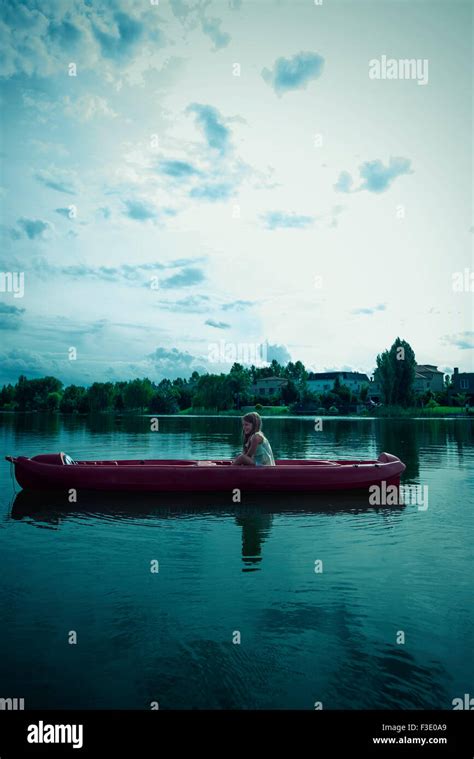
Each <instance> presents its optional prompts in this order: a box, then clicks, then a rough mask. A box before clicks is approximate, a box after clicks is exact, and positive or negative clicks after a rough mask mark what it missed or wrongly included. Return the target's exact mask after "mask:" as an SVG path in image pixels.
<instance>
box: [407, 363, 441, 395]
mask: <svg viewBox="0 0 474 759" xmlns="http://www.w3.org/2000/svg"><path fill="white" fill-rule="evenodd" d="M414 389H415V393H416V395H421V394H422V393H426V392H428V391H429V390H431V392H432V393H441V392H442V391H443V390H444V373H443V372H440V371H439V370H438V367H437V366H433V364H416V366H415V384H414Z"/></svg>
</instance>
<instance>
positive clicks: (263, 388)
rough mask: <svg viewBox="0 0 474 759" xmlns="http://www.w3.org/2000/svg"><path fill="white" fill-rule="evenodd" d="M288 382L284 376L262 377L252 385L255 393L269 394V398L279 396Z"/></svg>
mask: <svg viewBox="0 0 474 759" xmlns="http://www.w3.org/2000/svg"><path fill="white" fill-rule="evenodd" d="M287 384H288V380H286V379H284V378H283V377H262V378H261V379H258V380H256V382H255V383H254V384H253V386H252V392H253V394H254V395H267V396H268V397H269V398H275V397H276V398H279V397H280V395H281V391H282V390H283V388H284V387H286V385H287Z"/></svg>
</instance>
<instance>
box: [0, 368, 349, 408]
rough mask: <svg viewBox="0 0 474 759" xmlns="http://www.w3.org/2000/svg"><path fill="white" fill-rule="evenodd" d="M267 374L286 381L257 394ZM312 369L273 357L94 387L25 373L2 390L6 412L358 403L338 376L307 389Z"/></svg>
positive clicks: (1, 403) (1, 400)
mask: <svg viewBox="0 0 474 759" xmlns="http://www.w3.org/2000/svg"><path fill="white" fill-rule="evenodd" d="M264 377H281V378H284V379H286V380H287V384H286V385H285V386H284V387H282V388H281V390H280V391H278V392H276V393H275V395H272V396H269V395H258V394H255V392H254V390H253V386H254V384H255V382H257V381H258V380H259V379H262V378H264ZM307 378H308V372H307V371H306V369H305V367H304V365H303V364H302V362H301V361H296V362H295V363H293V362H292V361H290V362H289V363H288V364H287V365H286V366H282V365H281V364H279V363H278V362H277V361H272V362H271V364H270V365H269V366H267V367H255V366H251V367H244V366H242V365H241V364H238V363H235V364H234V365H233V366H232V368H231V370H230V371H229V373H228V374H202V375H200V374H199V373H198V372H193V373H192V375H191V377H189V379H183V378H181V377H178V378H177V379H174V380H169V379H163V380H161V382H159V383H155V382H153V381H152V380H150V379H148V378H145V379H134V380H130V381H128V382H125V381H123V382H94V383H93V384H92V385H90V386H89V387H83V386H81V385H68V386H67V387H65V386H64V385H63V383H62V382H61V381H60V380H59V379H57V378H56V377H41V378H38V379H27V378H26V377H25V376H24V375H21V376H20V377H19V379H18V382H17V383H16V385H12V384H8V385H4V386H3V388H2V389H1V390H0V409H2V410H4V411H60V412H62V413H79V414H86V413H91V412H96V411H115V412H127V411H141V412H149V413H154V412H157V413H163V414H174V413H177V412H179V411H182V410H185V409H189V408H205V409H216V410H218V411H224V410H229V409H240V408H241V407H242V406H246V405H255V404H262V405H266V406H268V405H279V404H282V403H283V404H285V405H288V406H292V405H295V404H308V403H309V404H312V405H313V406H314V405H319V406H322V407H324V408H326V409H329V408H333V407H334V408H338V409H339V408H340V407H341V406H345V405H347V404H349V403H354V402H356V400H357V398H356V397H355V396H354V394H353V393H352V392H351V391H350V390H349V388H348V387H345V386H344V385H341V384H340V382H339V381H338V380H336V382H335V385H334V390H333V391H331V392H328V393H323V394H322V395H319V394H315V393H312V392H310V391H309V390H308V388H307V384H306V382H307Z"/></svg>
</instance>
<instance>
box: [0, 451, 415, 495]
mask: <svg viewBox="0 0 474 759" xmlns="http://www.w3.org/2000/svg"><path fill="white" fill-rule="evenodd" d="M6 458H7V460H8V461H12V462H13V464H14V465H15V476H16V479H17V481H18V484H19V485H21V487H23V488H26V489H31V490H70V489H87V490H113V491H117V490H127V491H134V492H135V491H161V492H192V493H195V492H209V491H233V490H234V489H239V490H243V491H257V492H262V491H263V492H265V491H267V492H269V491H270V492H272V491H273V492H275V491H276V492H282V491H284V492H299V491H310V492H314V491H326V490H352V489H359V488H360V489H362V488H363V489H366V488H368V487H369V486H370V485H376V484H379V483H381V482H382V481H385V482H386V483H387V484H393V485H397V484H398V483H399V481H400V474H401V473H402V472H403V471H404V470H405V464H403V463H402V462H401V461H400V459H398V458H397V457H396V456H392V455H391V454H390V453H381V454H380V456H379V457H378V459H376V460H371V461H353V460H351V461H347V460H344V461H319V460H314V459H312V460H308V459H301V460H298V459H294V460H285V459H282V460H279V461H277V462H276V466H274V467H254V466H231V462H230V461H192V460H186V459H180V460H177V459H171V460H165V459H157V460H142V461H137V460H135V461H133V460H132V461H73V460H72V459H71V458H70V457H69V456H65V455H64V454H62V453H56V454H47V455H42V456H34V457H33V458H26V457H25V456H19V457H18V458H14V457H11V456H7V457H6Z"/></svg>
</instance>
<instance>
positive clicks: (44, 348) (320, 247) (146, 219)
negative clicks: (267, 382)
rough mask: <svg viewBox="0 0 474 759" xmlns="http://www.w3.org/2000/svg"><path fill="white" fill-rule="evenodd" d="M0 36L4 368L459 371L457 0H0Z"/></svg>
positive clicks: (467, 151) (73, 371)
mask: <svg viewBox="0 0 474 759" xmlns="http://www.w3.org/2000/svg"><path fill="white" fill-rule="evenodd" d="M0 51H1V52H0V98H1V101H0V106H1V117H0V118H1V122H0V139H1V144H0V159H1V164H0V166H1V172H0V224H1V227H0V233H1V237H0V340H1V347H0V382H1V383H2V384H3V383H4V382H15V381H16V380H17V378H18V376H19V374H26V376H27V377H38V376H44V375H54V376H56V377H58V378H59V379H61V380H62V381H64V382H65V383H73V382H75V383H84V384H89V383H91V382H93V381H108V380H112V381H115V380H127V379H133V378H134V377H145V376H148V377H149V378H150V379H152V380H154V381H159V380H160V379H162V378H163V377H169V378H174V377H177V376H182V377H188V376H190V374H191V372H192V371H194V370H197V371H200V372H205V371H209V372H220V371H228V369H229V368H230V366H231V363H232V360H233V359H234V358H236V357H237V359H239V358H242V357H243V358H244V359H245V357H246V356H254V355H258V356H260V357H261V358H263V360H265V359H266V360H267V361H271V360H272V359H273V358H275V359H277V360H279V361H280V362H282V363H286V362H287V361H289V360H292V361H297V360H301V361H303V363H304V364H305V366H306V367H307V368H308V369H309V370H311V371H329V370H337V369H340V370H354V371H362V372H366V373H368V374H369V376H370V375H371V374H372V372H373V370H374V368H375V360H376V356H377V354H378V353H381V352H382V351H383V350H385V349H387V348H389V347H390V345H391V344H392V343H393V341H394V340H395V338H396V337H397V336H399V337H401V338H402V339H405V340H407V341H408V342H409V343H410V344H411V346H412V347H413V349H414V351H415V354H416V358H417V361H418V363H429V364H434V365H436V366H438V367H439V368H440V369H441V370H442V371H446V372H451V371H452V370H453V368H454V367H459V369H460V371H474V366H473V351H474V324H473V298H474V293H473V289H474V284H473V281H472V280H473V279H474V275H472V273H473V272H474V262H473V230H474V227H473V224H474V220H473V203H472V178H473V177H472V152H473V148H472V137H473V134H474V129H473V109H472V76H473V75H472V3H469V2H466V3H464V2H459V1H454V2H449V3H439V2H432V1H431V0H422V1H419V2H417V1H416V0H414V1H411V2H408V1H407V0H402V1H399V2H387V1H385V0H377V2H363V1H361V2H359V1H357V2H352V1H351V2H340V1H339V0H332V1H330V0H323V2H322V3H318V2H314V0H275V1H273V0H214V1H212V0H205V1H194V2H185V0H159V2H156V0H107V2H105V1H100V0H4V2H3V4H2V11H1V21H0ZM406 59H408V60H414V61H415V63H416V65H414V67H413V68H411V67H410V68H409V69H406V68H404V64H403V61H404V60H406ZM390 61H392V62H391V63H390ZM387 62H388V63H387ZM400 62H401V63H400ZM20 275H22V277H23V279H21V276H20ZM471 275H472V276H471ZM15 283H16V284H15ZM21 283H22V286H21Z"/></svg>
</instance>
